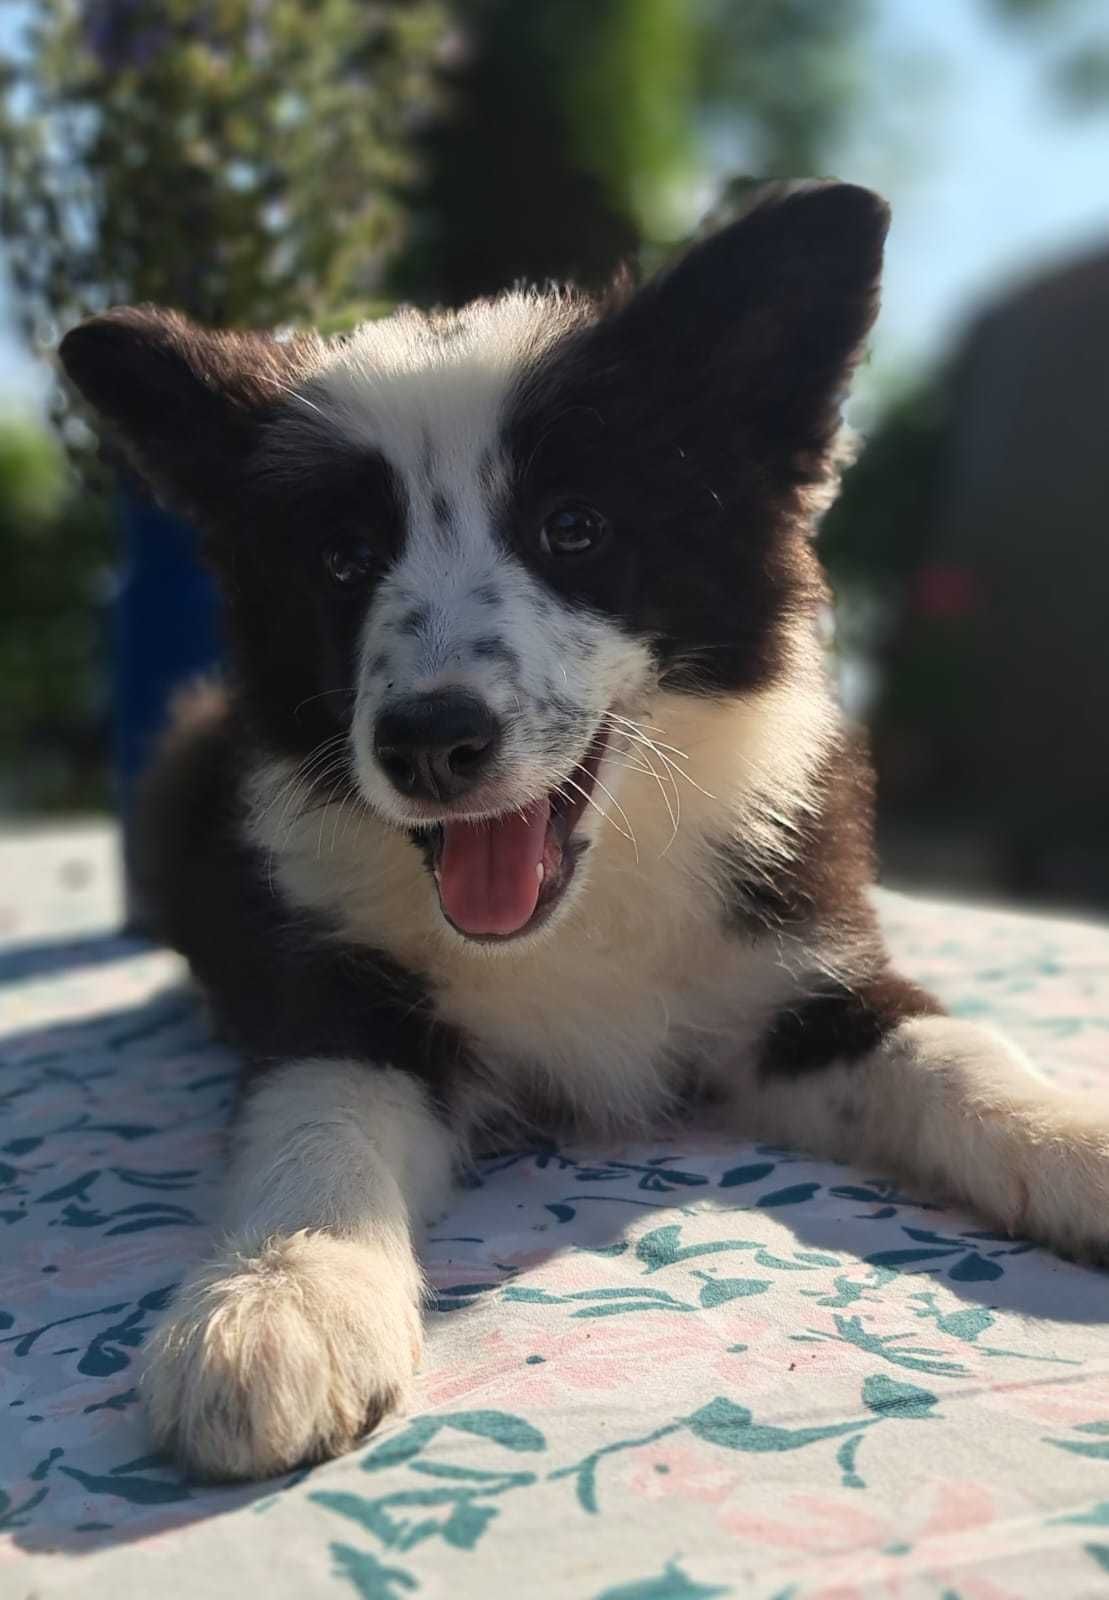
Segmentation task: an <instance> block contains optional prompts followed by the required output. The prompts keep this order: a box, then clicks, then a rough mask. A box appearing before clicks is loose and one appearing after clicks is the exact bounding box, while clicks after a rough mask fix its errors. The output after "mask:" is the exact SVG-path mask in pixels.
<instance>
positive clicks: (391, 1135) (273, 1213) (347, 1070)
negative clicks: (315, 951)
mask: <svg viewBox="0 0 1109 1600" xmlns="http://www.w3.org/2000/svg"><path fill="white" fill-rule="evenodd" d="M451 1157H452V1141H451V1138H450V1136H449V1134H448V1133H447V1131H446V1129H445V1128H444V1126H443V1124H442V1122H441V1121H440V1120H439V1119H438V1118H437V1117H436V1116H435V1114H434V1113H433V1111H432V1109H431V1107H430V1106H429V1104H428V1102H427V1099H426V1096H425V1095H424V1093H423V1090H422V1089H421V1088H420V1086H419V1084H418V1083H417V1082H416V1081H415V1079H413V1078H411V1077H410V1076H408V1075H407V1074H405V1073H402V1072H396V1071H393V1070H391V1069H389V1068H383V1067H374V1066H371V1065H369V1064H366V1063H359V1062H353V1061H329V1060H311V1061H298V1062H293V1063H290V1064H288V1065H285V1066H282V1067H280V1068H276V1069H274V1070H273V1071H272V1073H271V1074H269V1075H268V1076H266V1077H264V1078H263V1079H262V1081H261V1083H260V1085H259V1087H258V1088H257V1089H255V1090H254V1092H253V1093H252V1094H251V1095H250V1097H249V1098H248V1099H247V1101H246V1102H245V1104H244V1107H243V1110H242V1114H241V1118H240V1122H239V1124H238V1127H237V1129H236V1142H235V1151H234V1154H233V1157H232V1161H231V1167H230V1172H229V1178H228V1193H227V1202H226V1208H225V1214H224V1218H223V1230H224V1231H223V1236H222V1238H221V1241H220V1243H219V1245H218V1248H217V1250H216V1252H215V1254H214V1255H213V1256H212V1257H210V1258H209V1260H208V1261H207V1262H205V1263H204V1265H202V1266H201V1267H200V1268H199V1269H198V1270H197V1271H195V1272H193V1273H191V1274H190V1275H189V1276H188V1277H187V1278H186V1280H185V1281H184V1283H182V1285H181V1288H180V1290H179V1292H178V1294H177V1296H176V1298H175V1300H174V1302H173V1304H172V1306H171V1307H170V1309H169V1311H168V1313H167V1315H166V1317H165V1319H164V1320H163V1321H162V1323H161V1324H160V1326H159V1327H158V1328H156V1330H155V1331H154V1334H153V1336H152V1338H151V1341H150V1344H149V1347H148V1350H147V1353H146V1358H145V1370H144V1373H143V1377H142V1389H143V1393H144V1396H145V1399H146V1404H147V1410H148V1414H149V1417H150V1421H151V1424H152V1426H153V1430H154V1434H155V1437H156V1439H157V1442H158V1444H159V1445H160V1446H162V1447H163V1448H166V1449H168V1450H170V1451H171V1452H172V1453H173V1454H175V1455H176V1456H177V1457H178V1459H179V1460H180V1461H181V1462H182V1463H183V1464H184V1465H185V1466H186V1467H187V1468H189V1469H190V1470H192V1471H194V1472H197V1473H200V1474H203V1475H204V1476H207V1477H213V1478H255V1477H265V1476H268V1475H270V1474H272V1473H276V1472H280V1471H283V1470H284V1469H286V1468H289V1467H293V1466H295V1465H297V1464H298V1463H299V1462H303V1461H310V1460H314V1459H319V1458H321V1457H324V1456H329V1455H334V1454H336V1453H338V1452H339V1451H342V1450H345V1449H348V1448H349V1447H350V1446H351V1445H352V1444H353V1443H354V1442H355V1441H356V1440H357V1439H358V1438H359V1437H360V1436H361V1435H362V1434H364V1433H366V1432H367V1431H368V1430H369V1429H370V1428H372V1427H373V1426H374V1425H375V1424H376V1423H377V1422H378V1421H379V1419H380V1418H381V1417H382V1416H383V1415H384V1414H385V1413H386V1412H387V1411H389V1410H390V1409H391V1408H392V1407H393V1406H394V1405H396V1404H397V1403H398V1401H399V1400H400V1399H401V1397H402V1395H403V1393H404V1390H405V1387H406V1384H407V1382H408V1380H409V1379H410V1378H411V1376H412V1374H413V1372H414V1370H415V1367H416V1364H417V1361H418V1359H419V1352H420V1300H421V1292H422V1280H421V1276H420V1269H419V1266H418V1264H417V1261H416V1257H415V1254H414V1250H413V1241H412V1234H413V1230H414V1228H418V1226H419V1225H420V1224H421V1223H422V1222H424V1221H425V1220H426V1219H427V1218H428V1217H430V1216H431V1215H433V1214H434V1213H435V1212H436V1211H437V1210H440V1209H442V1206H443V1205H444V1203H445V1200H446V1196H447V1192H448V1190H449V1185H450V1174H451Z"/></svg>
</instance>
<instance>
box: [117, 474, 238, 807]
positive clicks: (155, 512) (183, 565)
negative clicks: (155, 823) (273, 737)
mask: <svg viewBox="0 0 1109 1600" xmlns="http://www.w3.org/2000/svg"><path fill="white" fill-rule="evenodd" d="M117 524H118V526H119V528H120V530H121V533H122V535H123V543H124V556H123V570H122V574H121V578H120V584H119V592H118V594H117V597H116V602H115V607H114V614H113V615H114V628H115V638H114V645H115V652H114V654H115V696H114V698H115V730H116V768H117V772H118V774H119V779H120V786H121V794H120V803H121V806H122V809H123V812H124V816H125V819H126V817H127V813H128V811H129V808H130V804H131V800H132V797H133V795H134V792H135V784H136V781H137V779H138V778H139V776H140V774H141V773H142V771H143V769H144V767H145V766H146V764H147V761H148V760H149V757H150V754H151V746H152V745H153V743H154V742H155V740H156V739H157V737H158V735H159V734H160V733H161V731H162V729H163V727H164V726H165V717H166V708H167V706H168V705H169V703H170V701H171V700H172V698H173V695H174V693H175V692H176V690H177V689H178V688H179V687H180V686H181V685H182V684H184V683H188V682H189V681H190V680H192V679H195V678H196V677H198V676H199V675H202V674H204V673H205V672H209V671H211V670H212V668H213V667H214V665H215V664H216V663H217V662H218V660H219V657H220V623H219V606H218V602H217V598H216V588H215V583H214V582H213V580H212V578H211V577H210V576H209V574H208V571H207V569H206V568H204V567H202V566H201V565H200V563H199V562H198V561H197V558H196V539H195V535H194V534H193V531H192V529H191V528H190V527H188V525H187V524H185V523H183V522H181V521H179V520H178V519H177V518H176V517H174V516H171V515H170V513H169V512H167V511H163V510H162V509H161V508H160V507H158V506H154V505H151V503H150V501H149V500H148V499H147V498H146V496H145V495H144V494H142V493H141V491H140V490H139V489H138V487H137V486H134V485H130V484H129V485H128V486H127V487H125V488H124V489H122V490H121V491H120V494H119V499H118V505H117Z"/></svg>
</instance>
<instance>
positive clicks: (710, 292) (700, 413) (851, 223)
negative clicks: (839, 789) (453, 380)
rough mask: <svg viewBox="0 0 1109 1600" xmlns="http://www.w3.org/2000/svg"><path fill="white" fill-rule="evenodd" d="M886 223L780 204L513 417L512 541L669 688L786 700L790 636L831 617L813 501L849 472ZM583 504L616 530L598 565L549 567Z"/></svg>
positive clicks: (564, 352) (739, 227)
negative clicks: (816, 618) (858, 377)
mask: <svg viewBox="0 0 1109 1600" xmlns="http://www.w3.org/2000/svg"><path fill="white" fill-rule="evenodd" d="M886 220H887V218H886V213H885V210H884V208H883V207H882V205H881V203H880V202H879V201H877V200H876V199H875V197H874V196H872V195H868V194H866V193H865V192H863V191H861V190H856V189H850V188H846V187H843V186H830V187H828V188H824V189H819V188H818V189H816V190H815V191H810V192H808V193H799V194H785V195H783V194H780V193H778V194H775V195H773V196H772V197H771V198H770V199H768V200H766V201H765V202H764V203H763V204H761V205H759V206H757V207H756V208H755V209H754V210H753V211H752V212H751V213H750V214H749V215H747V216H746V217H744V218H742V219H741V220H740V221H739V222H737V223H736V224H734V225H733V226H732V227H731V228H727V229H725V230H724V231H723V232H721V233H719V234H717V235H715V236H714V237H712V238H710V239H708V240H707V241H705V242H704V243H703V244H700V245H697V246H695V247H694V248H693V249H692V250H691V251H690V252H689V254H688V255H687V256H686V257H685V258H684V259H683V260H681V261H679V262H678V263H677V264H676V265H675V266H673V267H672V268H671V269H670V270H669V271H666V272H664V273H662V274H661V275H660V276H659V277H658V278H656V279H655V280H653V281H652V282H651V283H649V284H647V285H646V286H645V287H644V288H642V289H641V290H639V291H638V292H637V293H636V294H634V295H633V296H632V297H631V298H630V299H629V300H627V302H626V303H625V304H623V305H621V306H617V307H615V308H614V309H603V310H602V314H601V316H600V318H599V320H598V321H597V322H596V323H595V324H594V325H593V326H591V327H587V328H584V329H578V330H576V331H574V332H571V333H569V334H568V335H566V336H565V337H564V338H563V340H562V341H561V342H560V343H558V344H556V345H555V346H553V347H552V349H551V350H550V351H549V352H548V353H547V354H546V355H545V356H544V358H543V359H542V360H541V361H540V362H539V363H538V365H537V367H536V369H535V370H534V372H533V373H532V374H531V375H530V377H529V378H528V380H527V381H525V382H524V383H522V384H521V385H520V388H519V391H518V393H517V396H516V397H515V401H514V403H513V405H512V406H510V408H509V410H508V412H507V413H506V425H505V447H506V454H507V456H508V458H509V461H510V463H511V464H512V487H511V492H510V495H509V501H510V503H509V504H507V505H506V506H505V508H504V513H503V518H504V520H503V525H502V528H501V537H502V539H503V540H504V542H505V543H506V544H507V545H508V546H509V547H510V548H511V549H512V550H513V551H514V552H515V553H516V554H517V555H519V557H520V558H521V559H522V560H523V561H525V562H526V563H527V564H528V565H529V566H530V567H531V568H532V569H533V570H534V571H535V572H537V573H538V574H539V575H540V576H541V577H542V578H543V580H544V582H545V583H546V584H548V585H549V586H550V587H551V588H552V589H554V590H555V591H556V592H557V593H559V594H560V595H562V596H563V597H564V598H565V599H566V600H567V601H569V602H570V603H571V604H579V605H584V606H588V607H590V608H592V609H594V610H597V611H600V612H602V613H603V614H605V615H607V616H610V617H612V618H614V619H615V620H617V621H618V622H619V623H620V624H621V625H622V626H624V627H625V628H627V629H628V631H629V632H630V633H632V634H633V635H635V636H637V637H640V638H643V639H646V640H649V641H650V642H651V644H652V647H653V649H654V651H655V654H656V656H657V658H658V661H659V665H660V668H661V672H662V680H663V682H664V684H665V685H666V686H668V687H672V688H680V689H689V690H692V691H694V692H706V693H734V692H736V691H743V690H751V689H756V688H758V687H761V686H763V685H764V684H766V683H767V682H769V681H772V680H774V679H775V678H777V677H778V676H779V675H780V674H781V672H782V671H783V670H784V668H785V666H786V654H785V650H784V625H785V624H786V623H787V622H788V621H790V620H792V619H794V618H796V617H797V616H798V615H802V616H804V615H812V614H814V613H815V612H816V610H817V608H818V606H819V605H820V603H821V602H822V600H823V598H824V594H825V589H824V582H823V578H822V576H821V574H820V571H819V567H818V564H817V561H816V558H815V554H814V552H813V549H812V540H811V532H812V529H811V511H810V500H811V493H812V491H813V489H814V488H815V487H817V486H819V485H820V484H821V483H822V482H823V481H824V480H825V479H826V478H827V476H828V475H829V474H830V473H831V471H832V470H833V464H832V460H831V455H832V450H833V445H834V441H835V438H836V435H837V432H838V424H839V412H840V403H841V399H842V394H843V390H844V387H845V385H846V382H847V378H848V376H849V373H850V370H851V367H852V365H853V363H854V361H855V359H856V357H857V354H858V351H859V348H860V346H861V343H862V341H863V339H864V337H865V335H866V332H867V330H868V328H869V326H870V323H871V320H872V318H873V315H874V312H875V309H876V305H877V298H876V293H877V281H878V274H879V269H880V261H881V248H882V238H883V235H884V233H885V227H886ZM567 496H570V497H571V498H573V499H574V500H578V501H584V502H585V503H586V504H588V505H590V506H592V507H594V508H595V509H596V510H597V511H599V512H600V513H601V514H602V515H603V516H604V517H605V518H607V520H608V522H609V523H610V525H611V529H612V534H611V537H610V538H609V539H608V540H606V541H605V543H604V544H603V545H601V546H599V547H598V549H597V551H596V553H595V554H590V555H584V556H581V557H574V558H571V559H559V558H557V557H551V556H549V555H546V554H545V553H544V551H543V548H542V546H541V543H540V540H539V537H538V532H539V529H540V527H541V526H542V523H543V520H544V518H545V517H546V516H547V515H548V514H549V511H550V509H551V507H552V506H553V505H556V504H557V503H558V502H559V500H560V499H564V498H566V497H567Z"/></svg>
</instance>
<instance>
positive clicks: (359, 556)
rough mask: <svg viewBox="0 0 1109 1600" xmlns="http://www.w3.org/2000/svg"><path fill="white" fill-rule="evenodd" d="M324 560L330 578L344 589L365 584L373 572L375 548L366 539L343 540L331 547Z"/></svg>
mask: <svg viewBox="0 0 1109 1600" xmlns="http://www.w3.org/2000/svg"><path fill="white" fill-rule="evenodd" d="M323 559H324V565H325V567H326V568H327V575H328V577H329V578H330V579H331V581H332V583H337V584H338V585H339V586H340V588H343V589H353V588H355V587H356V586H357V585H358V584H360V583H364V582H365V581H366V579H367V578H368V577H369V575H370V573H371V572H372V571H373V564H374V553H373V548H372V546H371V545H370V544H368V543H367V541H366V540H365V539H343V540H341V541H340V542H339V543H338V544H333V545H331V546H330V547H329V548H328V549H327V550H326V551H325V553H324V558H323Z"/></svg>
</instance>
